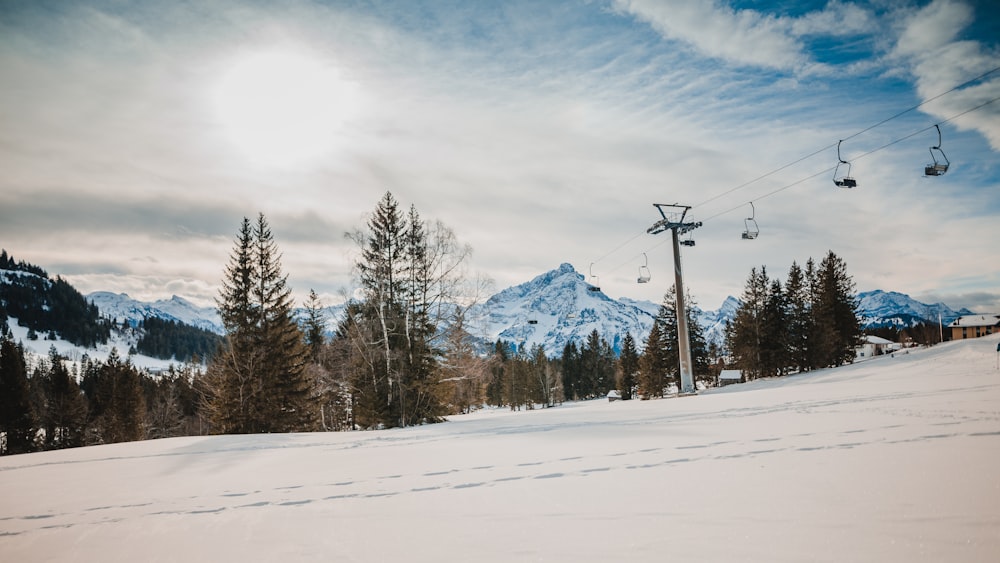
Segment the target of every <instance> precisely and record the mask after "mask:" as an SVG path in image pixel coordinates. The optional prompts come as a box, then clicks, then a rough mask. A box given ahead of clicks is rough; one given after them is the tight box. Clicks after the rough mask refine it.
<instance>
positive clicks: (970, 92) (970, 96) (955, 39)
mask: <svg viewBox="0 0 1000 563" xmlns="http://www.w3.org/2000/svg"><path fill="white" fill-rule="evenodd" d="M974 18H975V13H974V11H973V8H972V7H971V6H969V5H968V4H966V3H963V2H957V1H955V0H935V1H934V2H931V3H930V4H928V5H926V6H924V7H923V8H921V9H919V10H917V11H915V12H913V13H910V14H907V15H906V16H905V17H903V18H902V19H901V23H900V24H899V39H898V41H897V42H896V45H895V47H894V49H893V51H892V53H891V54H890V57H891V58H893V59H895V60H898V61H902V62H903V64H905V65H907V66H909V67H910V69H911V73H912V74H913V76H914V77H915V79H916V86H917V93H918V95H919V96H920V97H921V99H922V100H923V101H925V102H926V101H928V100H930V99H931V98H934V97H936V96H938V95H939V94H941V93H943V92H946V91H948V90H949V89H951V88H953V87H955V86H956V85H958V84H963V83H964V82H966V81H968V80H970V79H972V78H974V77H976V76H979V75H981V74H983V73H986V72H988V71H990V70H993V69H995V68H996V67H997V61H1000V48H998V46H997V45H996V44H995V43H994V44H993V45H987V44H984V43H982V42H980V41H972V40H968V39H962V34H963V32H964V31H965V30H966V28H968V27H969V26H970V25H971V24H972V23H973V22H974ZM994 39H995V38H994ZM998 97H1000V72H994V73H992V74H991V75H989V76H988V77H986V78H985V79H983V80H982V81H980V82H978V83H975V84H972V85H969V86H965V87H963V88H962V89H959V90H958V91H956V92H954V93H950V94H948V95H946V96H943V97H941V98H940V99H936V100H934V101H930V102H929V103H927V104H926V105H925V106H924V107H923V108H921V109H922V111H924V112H925V113H927V114H929V115H932V116H934V117H937V118H940V119H951V118H953V117H955V116H958V115H959V114H962V113H963V112H965V111H967V110H969V109H971V108H974V107H976V106H979V105H980V104H984V103H987V102H990V100H994V99H996V98H998ZM952 123H953V125H956V126H958V127H959V128H962V129H973V130H976V131H979V132H980V133H982V134H983V136H985V137H986V138H987V140H988V141H989V143H990V145H991V146H992V147H993V148H994V150H1000V100H998V101H995V102H992V103H989V104H988V105H986V106H984V107H983V108H982V109H981V110H977V111H976V112H975V113H972V114H969V115H964V116H961V117H958V118H956V119H955V120H954V121H953V122H952Z"/></svg>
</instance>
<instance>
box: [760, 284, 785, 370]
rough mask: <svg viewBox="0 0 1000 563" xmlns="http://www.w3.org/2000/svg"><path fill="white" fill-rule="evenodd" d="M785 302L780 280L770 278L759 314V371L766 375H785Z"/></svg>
mask: <svg viewBox="0 0 1000 563" xmlns="http://www.w3.org/2000/svg"><path fill="white" fill-rule="evenodd" d="M786 310H787V303H786V300H785V293H784V291H783V290H782V287H781V282H780V281H778V280H776V279H775V280H771V285H770V287H769V289H768V292H767V295H766V297H765V300H764V309H763V310H762V311H761V314H760V329H761V337H760V344H759V346H760V371H761V373H762V375H764V376H768V377H774V376H780V375H785V373H786V372H787V368H788V336H787V330H786V325H787V316H786Z"/></svg>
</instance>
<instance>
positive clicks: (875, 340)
mask: <svg viewBox="0 0 1000 563" xmlns="http://www.w3.org/2000/svg"><path fill="white" fill-rule="evenodd" d="M862 340H864V341H865V342H867V343H869V344H878V345H883V346H885V345H889V344H895V342H893V341H892V340H887V339H885V338H882V337H881V336H874V335H871V334H866V335H864V337H863V338H862Z"/></svg>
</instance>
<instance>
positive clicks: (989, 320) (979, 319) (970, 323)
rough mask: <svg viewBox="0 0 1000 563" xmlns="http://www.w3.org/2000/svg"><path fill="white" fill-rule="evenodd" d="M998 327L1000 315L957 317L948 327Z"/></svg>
mask: <svg viewBox="0 0 1000 563" xmlns="http://www.w3.org/2000/svg"><path fill="white" fill-rule="evenodd" d="M997 325H1000V315H994V314H986V315H965V316H963V317H958V318H957V319H955V320H954V321H952V322H951V324H949V325H948V326H950V327H959V328H961V327H963V326H965V327H977V326H997Z"/></svg>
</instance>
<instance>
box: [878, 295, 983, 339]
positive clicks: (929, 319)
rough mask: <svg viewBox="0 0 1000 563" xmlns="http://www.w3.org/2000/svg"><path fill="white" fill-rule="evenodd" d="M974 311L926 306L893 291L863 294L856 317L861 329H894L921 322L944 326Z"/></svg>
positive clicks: (936, 304) (941, 304) (941, 305)
mask: <svg viewBox="0 0 1000 563" xmlns="http://www.w3.org/2000/svg"><path fill="white" fill-rule="evenodd" d="M973 314H975V313H974V312H973V311H970V310H968V309H960V310H958V311H955V310H954V309H952V308H951V307H949V306H947V305H945V304H944V303H934V304H933V305H928V304H926V303H921V302H920V301H917V300H916V299H913V298H911V297H910V296H909V295H906V294H903V293H897V292H895V291H888V292H886V291H882V290H881V289H876V290H875V291H865V292H862V293H859V294H858V318H859V319H860V320H861V326H862V328H877V327H893V328H898V329H902V328H907V327H911V326H914V325H918V324H920V323H937V322H938V321H939V320H940V321H941V322H943V323H944V324H948V323H950V322H951V321H953V320H955V319H957V318H958V317H961V316H963V315H973Z"/></svg>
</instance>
